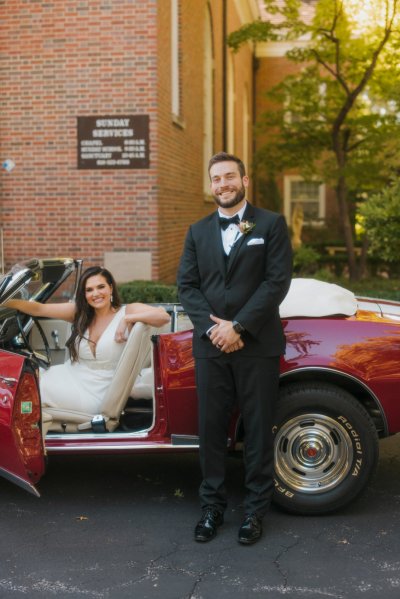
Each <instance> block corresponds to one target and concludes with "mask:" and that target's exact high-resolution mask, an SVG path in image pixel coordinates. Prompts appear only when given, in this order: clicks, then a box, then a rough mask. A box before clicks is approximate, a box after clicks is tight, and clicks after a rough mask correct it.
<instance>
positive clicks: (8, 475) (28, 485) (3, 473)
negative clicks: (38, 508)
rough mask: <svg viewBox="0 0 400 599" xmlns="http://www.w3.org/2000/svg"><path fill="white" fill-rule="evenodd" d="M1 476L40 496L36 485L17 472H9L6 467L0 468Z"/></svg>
mask: <svg viewBox="0 0 400 599" xmlns="http://www.w3.org/2000/svg"><path fill="white" fill-rule="evenodd" d="M0 476H2V477H3V478H6V479H7V480H9V481H11V482H12V483H14V484H16V485H18V487H21V488H22V489H24V490H25V491H28V493H32V495H35V497H40V493H39V491H38V490H37V489H36V487H35V486H34V485H32V483H30V482H28V481H27V480H24V479H23V478H21V477H20V476H17V475H16V474H13V473H12V472H9V471H8V470H6V469H5V468H0Z"/></svg>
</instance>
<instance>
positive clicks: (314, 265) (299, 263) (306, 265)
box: [293, 245, 321, 276]
mask: <svg viewBox="0 0 400 599" xmlns="http://www.w3.org/2000/svg"><path fill="white" fill-rule="evenodd" d="M320 259H321V255H320V254H319V253H318V252H317V251H316V250H314V248H312V247H310V246H308V245H301V246H300V247H299V248H298V249H296V250H295V251H294V254H293V271H294V273H295V274H296V275H298V276H299V275H300V276H303V275H312V274H313V273H314V272H315V271H316V270H317V269H318V266H319V265H318V263H319V261H320Z"/></svg>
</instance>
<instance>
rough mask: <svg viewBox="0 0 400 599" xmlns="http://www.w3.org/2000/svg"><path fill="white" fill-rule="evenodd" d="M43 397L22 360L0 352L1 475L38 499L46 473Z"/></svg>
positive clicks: (28, 367)
mask: <svg viewBox="0 0 400 599" xmlns="http://www.w3.org/2000/svg"><path fill="white" fill-rule="evenodd" d="M40 412H41V410H40V396H39V390H38V383H37V379H36V375H35V373H34V372H33V371H32V369H31V368H30V365H29V363H28V361H27V360H26V359H25V358H24V357H23V356H19V355H16V354H12V353H10V352H6V351H0V475H1V476H4V477H5V478H7V479H9V480H11V481H12V482H14V483H16V484H17V485H19V486H20V487H23V488H24V489H26V490H27V491H30V492H31V493H33V494H34V495H36V496H38V497H39V493H38V491H37V490H36V488H35V486H34V485H35V483H37V482H38V480H39V479H40V478H41V476H42V475H43V473H44V470H45V461H44V446H43V440H42V433H41V417H40Z"/></svg>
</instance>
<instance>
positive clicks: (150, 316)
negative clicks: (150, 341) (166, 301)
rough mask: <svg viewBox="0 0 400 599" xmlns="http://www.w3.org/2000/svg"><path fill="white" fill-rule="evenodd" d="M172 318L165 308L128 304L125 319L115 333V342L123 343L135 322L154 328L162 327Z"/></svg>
mask: <svg viewBox="0 0 400 599" xmlns="http://www.w3.org/2000/svg"><path fill="white" fill-rule="evenodd" d="M170 320H171V318H170V316H169V314H168V313H167V311H166V310H164V308H161V306H159V307H157V308H156V307H154V306H148V305H147V304H139V303H135V304H128V305H127V306H126V308H125V317H124V318H122V320H121V322H120V323H119V325H118V327H117V330H116V331H115V341H117V342H118V343H123V342H124V341H126V339H127V335H128V334H129V331H130V330H131V328H132V326H133V325H134V324H135V322H144V323H145V324H149V325H151V326H152V327H162V326H163V325H165V324H168V323H169V322H170Z"/></svg>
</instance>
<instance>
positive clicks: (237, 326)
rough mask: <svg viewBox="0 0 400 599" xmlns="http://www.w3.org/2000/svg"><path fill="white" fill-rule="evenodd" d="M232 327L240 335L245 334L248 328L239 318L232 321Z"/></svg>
mask: <svg viewBox="0 0 400 599" xmlns="http://www.w3.org/2000/svg"><path fill="white" fill-rule="evenodd" d="M232 327H233V330H234V331H236V333H239V335H243V333H244V332H245V331H246V329H245V328H244V327H243V326H242V325H241V324H240V322H238V321H237V320H233V321H232Z"/></svg>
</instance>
